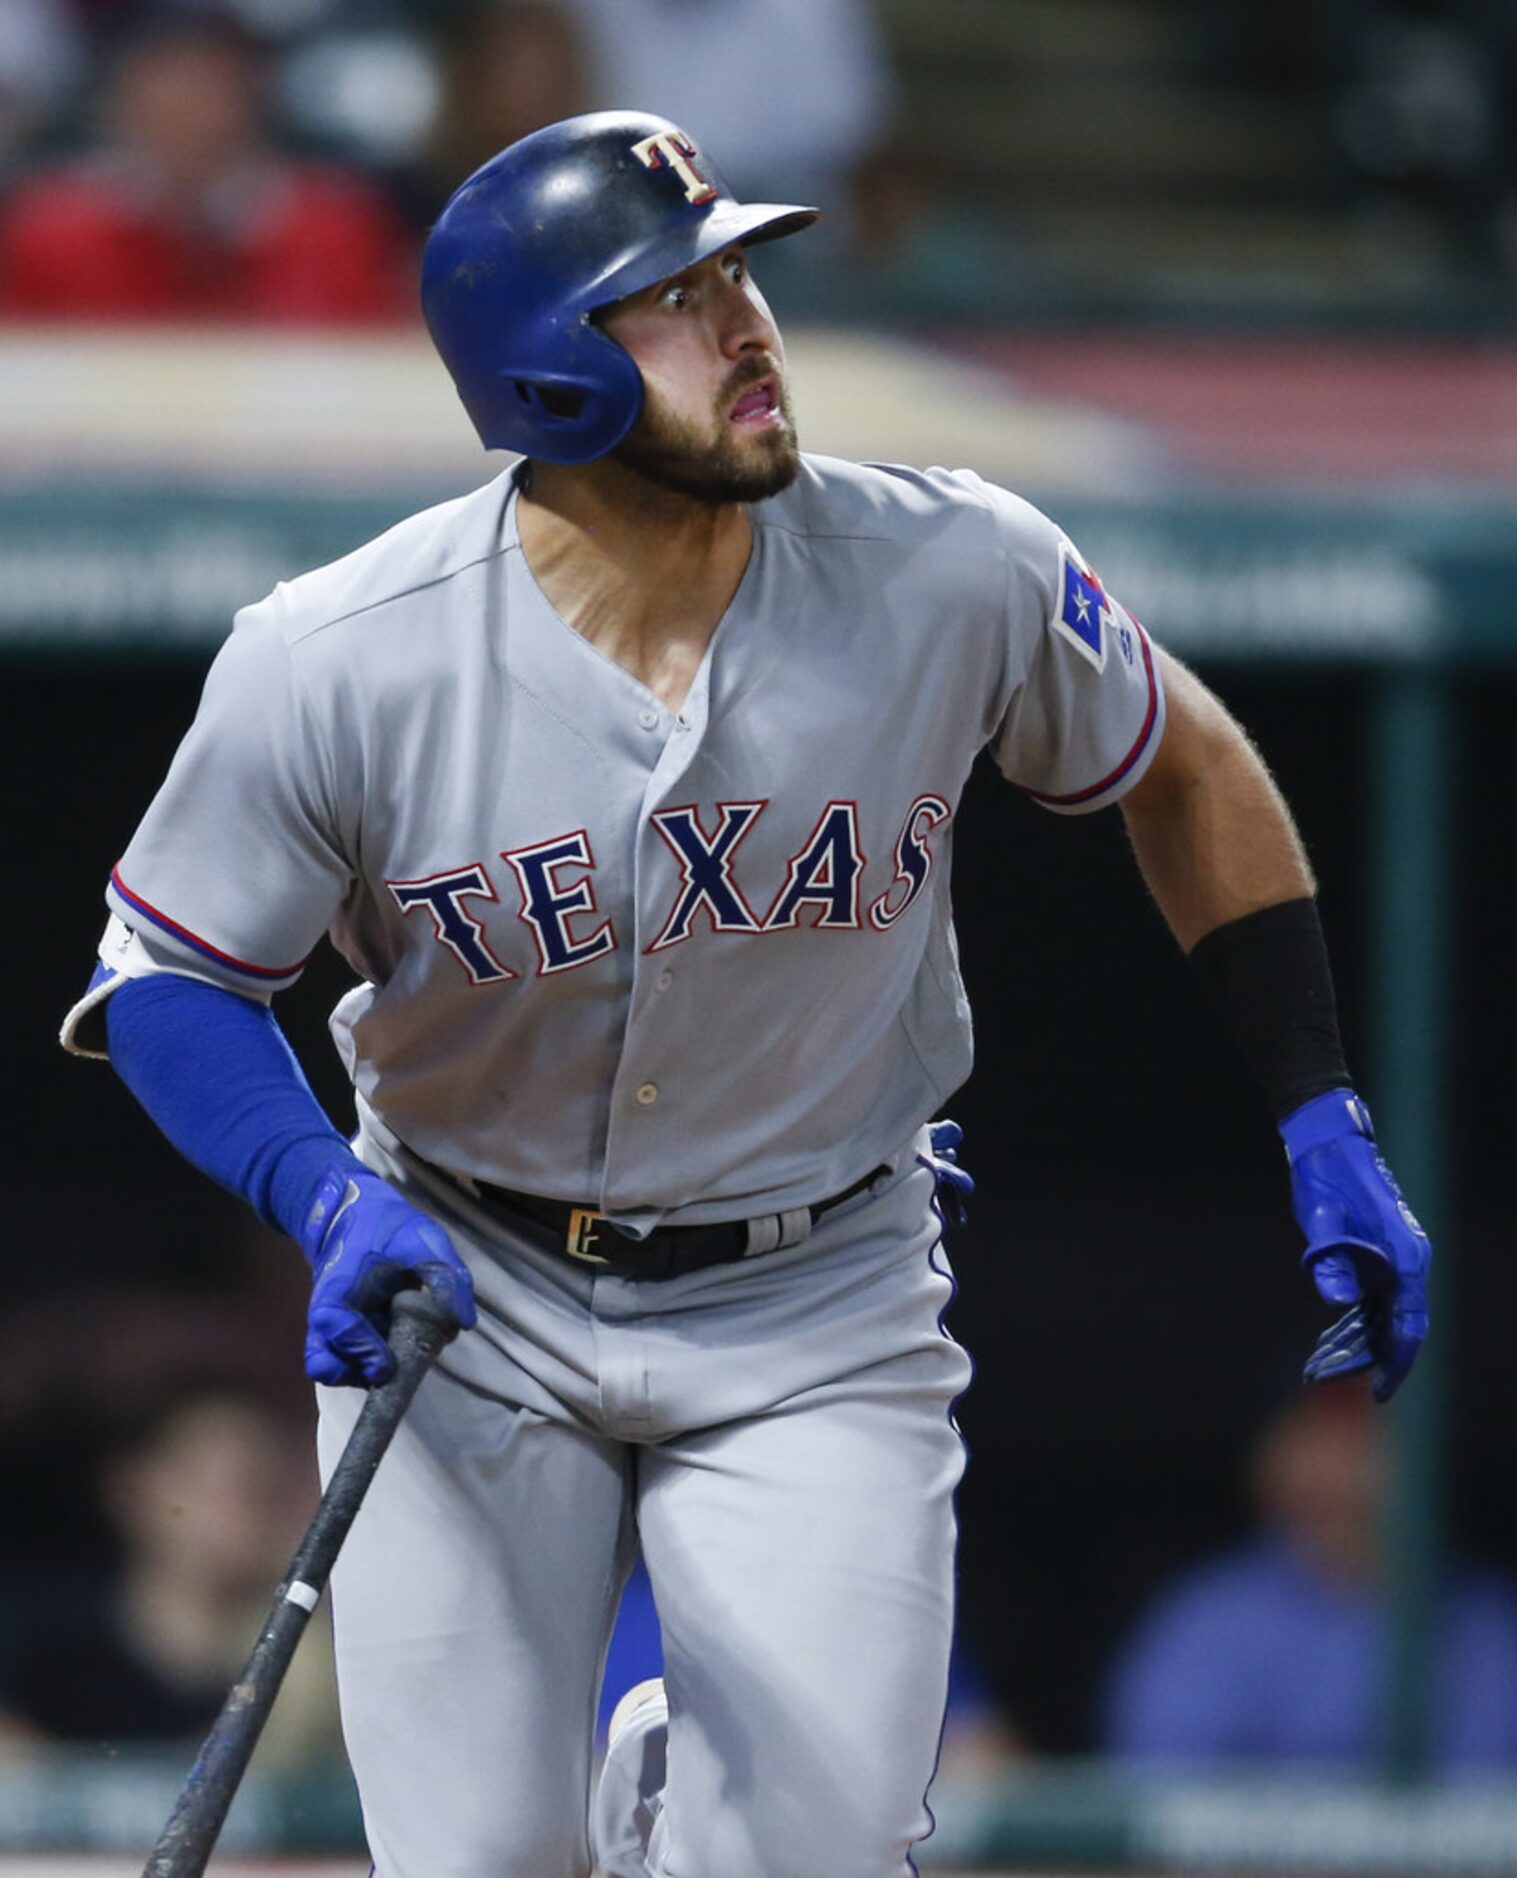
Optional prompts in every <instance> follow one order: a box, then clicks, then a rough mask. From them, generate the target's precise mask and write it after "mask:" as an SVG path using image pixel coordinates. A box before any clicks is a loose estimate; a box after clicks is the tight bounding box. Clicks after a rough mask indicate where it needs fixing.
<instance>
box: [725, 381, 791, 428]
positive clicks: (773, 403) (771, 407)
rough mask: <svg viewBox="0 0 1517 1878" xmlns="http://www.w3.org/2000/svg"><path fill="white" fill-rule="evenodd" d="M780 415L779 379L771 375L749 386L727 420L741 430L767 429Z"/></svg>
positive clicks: (777, 420)
mask: <svg viewBox="0 0 1517 1878" xmlns="http://www.w3.org/2000/svg"><path fill="white" fill-rule="evenodd" d="M780 416H781V413H780V387H779V380H778V379H776V378H774V377H772V376H771V377H768V378H761V379H760V380H759V381H758V383H757V384H756V385H750V386H749V387H748V389H747V390H746V391H745V392H744V393H743V394H742V396H741V397H740V398H738V400H737V402H736V403H735V404H734V405H733V407H732V409H731V410H730V411H729V412H728V413H727V421H728V423H729V424H735V425H736V426H737V428H738V429H739V430H767V429H770V428H772V427H773V426H774V425H775V424H777V423H779V421H780Z"/></svg>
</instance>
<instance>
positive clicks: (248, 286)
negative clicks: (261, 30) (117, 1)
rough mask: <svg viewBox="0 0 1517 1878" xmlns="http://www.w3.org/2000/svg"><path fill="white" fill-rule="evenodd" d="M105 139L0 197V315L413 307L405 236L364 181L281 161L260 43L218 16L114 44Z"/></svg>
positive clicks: (331, 320) (322, 315)
mask: <svg viewBox="0 0 1517 1878" xmlns="http://www.w3.org/2000/svg"><path fill="white" fill-rule="evenodd" d="M102 109H103V119H104V128H105V131H106V136H105V140H104V141H103V143H102V144H101V146H100V147H99V148H98V149H96V150H94V151H92V152H90V153H88V154H86V155H85V156H83V157H81V158H78V159H77V160H75V161H72V162H68V163H64V164H59V165H57V166H56V167H54V168H51V169H47V170H43V171H41V172H39V173H38V174H36V175H35V176H33V177H32V178H30V179H29V180H27V181H25V182H22V183H19V184H18V185H17V186H16V187H15V188H14V189H13V190H12V191H11V192H10V194H9V196H8V197H7V199H6V200H5V202H4V203H3V204H0V313H3V314H4V315H6V316H7V317H10V318H13V319H38V320H121V321H129V320H182V319H226V320H251V321H275V322H286V323H292V324H298V323H305V324H340V323H349V322H363V323H370V322H375V321H383V320H391V319H398V318H402V317H405V316H406V315H407V314H409V313H410V312H411V311H412V309H413V307H414V303H415V289H414V264H413V256H412V252H411V245H410V241H409V238H408V236H407V234H406V232H405V229H404V227H403V225H402V223H401V221H400V218H399V216H398V215H397V214H396V213H395V212H394V210H393V209H392V208H391V206H390V204H389V202H388V200H387V199H386V197H385V196H384V194H383V193H382V192H381V191H380V190H379V189H378V188H376V187H375V186H374V185H373V184H371V183H370V182H369V181H368V180H367V179H366V178H364V177H362V176H360V175H357V174H355V173H353V172H351V171H349V170H346V169H344V168H343V167H341V166H340V165H336V164H324V163H309V162H304V161H301V160H299V159H295V158H291V157H289V156H286V155H285V154H283V153H282V152H281V151H280V150H279V149H278V148H277V147H276V146H275V145H274V144H273V143H272V142H271V140H270V139H269V137H268V136H267V133H266V131H265V129H264V122H263V62H262V55H261V53H260V51H259V50H258V48H257V47H256V46H255V45H254V44H252V42H250V41H249V40H248V39H247V38H246V37H245V36H244V35H242V34H241V33H240V32H239V31H237V30H236V29H235V28H233V27H231V26H228V25H227V24H225V23H224V22H220V21H218V20H216V19H215V18H214V17H207V16H205V15H200V16H189V17H186V16H182V15H181V16H178V17H171V18H169V19H167V20H160V21H159V22H158V23H157V24H156V25H155V26H154V27H153V28H152V29H151V30H150V31H148V32H145V33H143V34H140V35H138V36H137V37H135V38H134V39H133V40H132V41H131V42H130V43H129V44H127V45H126V46H125V48H124V49H123V50H122V52H121V53H120V55H119V56H118V58H117V60H116V63H115V65H114V67H113V69H112V71H111V73H110V74H109V77H108V79H107V81H106V85H105V89H104V94H103V98H102Z"/></svg>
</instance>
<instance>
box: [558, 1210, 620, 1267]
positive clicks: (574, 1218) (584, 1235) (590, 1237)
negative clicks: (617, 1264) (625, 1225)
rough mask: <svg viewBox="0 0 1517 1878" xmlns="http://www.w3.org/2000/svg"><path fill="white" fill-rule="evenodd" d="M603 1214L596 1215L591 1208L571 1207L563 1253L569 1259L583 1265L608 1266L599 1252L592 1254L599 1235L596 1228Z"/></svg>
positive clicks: (606, 1259)
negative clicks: (576, 1260) (578, 1261)
mask: <svg viewBox="0 0 1517 1878" xmlns="http://www.w3.org/2000/svg"><path fill="white" fill-rule="evenodd" d="M605 1217H606V1216H605V1214H604V1213H597V1212H596V1211H595V1209H594V1208H593V1207H589V1206H571V1207H570V1208H569V1224H568V1226H567V1227H566V1228H565V1231H564V1251H565V1252H566V1253H567V1254H568V1255H569V1257H570V1258H571V1259H578V1260H580V1262H581V1263H582V1264H585V1265H609V1264H610V1263H611V1261H610V1259H608V1258H602V1257H601V1255H600V1253H599V1252H592V1251H591V1250H590V1248H591V1246H592V1245H594V1244H595V1241H596V1239H597V1238H598V1237H599V1234H598V1233H597V1231H596V1228H597V1227H598V1226H599V1225H600V1223H601V1221H602V1220H603V1219H604V1218H605Z"/></svg>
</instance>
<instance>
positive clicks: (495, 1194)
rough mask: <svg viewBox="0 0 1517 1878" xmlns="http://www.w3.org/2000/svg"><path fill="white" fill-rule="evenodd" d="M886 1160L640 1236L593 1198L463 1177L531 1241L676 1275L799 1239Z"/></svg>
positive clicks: (623, 1268) (615, 1268) (616, 1270)
mask: <svg viewBox="0 0 1517 1878" xmlns="http://www.w3.org/2000/svg"><path fill="white" fill-rule="evenodd" d="M889 1172H890V1169H889V1167H888V1166H885V1165H881V1166H879V1167H872V1168H871V1169H870V1170H869V1172H868V1173H867V1174H865V1175H864V1177H863V1178H862V1179H861V1180H856V1181H854V1183H853V1185H852V1186H851V1187H845V1188H844V1189H843V1191H842V1192H841V1193H835V1194H833V1196H832V1197H831V1199H829V1200H819V1201H818V1202H817V1203H816V1205H814V1206H802V1207H794V1208H792V1209H790V1210H789V1211H788V1212H784V1213H774V1214H765V1215H764V1216H762V1217H761V1218H759V1219H752V1220H749V1219H734V1220H722V1221H719V1222H718V1223H716V1224H715V1225H711V1226H658V1227H655V1229H654V1230H653V1231H652V1232H650V1233H649V1234H648V1236H647V1238H645V1239H634V1238H632V1237H631V1236H630V1235H629V1234H627V1233H624V1232H622V1231H621V1230H620V1229H619V1228H617V1227H616V1226H613V1225H612V1224H611V1222H610V1220H608V1219H607V1218H606V1216H605V1215H604V1214H603V1213H598V1212H596V1210H595V1208H594V1207H591V1206H571V1205H570V1204H569V1202H568V1201H567V1200H544V1199H542V1198H541V1197H540V1196H539V1195H537V1194H532V1193H515V1192H513V1191H512V1189H511V1188H510V1187H497V1186H493V1185H492V1184H491V1183H490V1182H488V1181H484V1180H475V1181H471V1182H469V1183H468V1185H469V1188H470V1190H471V1194H472V1197H473V1198H474V1199H475V1203H476V1204H477V1205H479V1206H481V1207H482V1208H483V1209H484V1210H485V1212H487V1213H498V1214H499V1215H501V1217H502V1219H503V1221H504V1223H505V1224H506V1225H508V1226H511V1227H512V1228H513V1229H515V1230H516V1231H518V1232H520V1231H522V1230H524V1229H525V1230H527V1231H528V1232H530V1234H531V1237H532V1238H533V1240H534V1242H535V1243H537V1244H540V1245H542V1246H543V1247H544V1248H545V1249H546V1250H548V1251H550V1252H557V1253H559V1254H560V1255H561V1256H562V1257H564V1258H570V1259H573V1260H575V1261H576V1263H578V1264H581V1265H593V1266H595V1267H597V1268H598V1269H600V1270H603V1271H606V1272H608V1273H610V1274H611V1275H612V1276H613V1277H620V1278H678V1277H680V1276H681V1275H682V1274H683V1273H685V1272H698V1271H700V1270H702V1269H703V1268H704V1267H705V1266H707V1265H730V1264H733V1263H735V1262H736V1261H737V1260H738V1259H746V1258H756V1257H758V1256H759V1255H760V1254H761V1253H764V1252H775V1251H779V1250H781V1249H782V1248H783V1247H785V1246H791V1245H799V1244H800V1242H801V1241H802V1240H803V1239H804V1238H805V1237H806V1235H807V1234H808V1233H809V1232H810V1231H811V1228H812V1227H813V1226H814V1225H815V1224H816V1222H817V1221H818V1220H819V1219H820V1218H821V1217H822V1215H823V1214H824V1213H830V1212H831V1211H832V1209H833V1207H835V1206H841V1205H842V1204H843V1202H844V1201H845V1200H851V1199H852V1198H853V1197H854V1195H855V1194H859V1193H862V1192H863V1191H864V1189H865V1188H866V1187H868V1186H870V1185H872V1183H873V1182H874V1181H876V1180H878V1179H879V1178H880V1176H881V1175H882V1174H888V1173H889Z"/></svg>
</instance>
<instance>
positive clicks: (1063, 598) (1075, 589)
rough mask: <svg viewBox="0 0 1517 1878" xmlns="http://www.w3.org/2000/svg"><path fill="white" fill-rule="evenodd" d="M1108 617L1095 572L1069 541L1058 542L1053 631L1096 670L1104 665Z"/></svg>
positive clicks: (1101, 589) (1104, 596)
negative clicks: (1057, 597)
mask: <svg viewBox="0 0 1517 1878" xmlns="http://www.w3.org/2000/svg"><path fill="white" fill-rule="evenodd" d="M1110 619H1111V602H1110V601H1109V600H1108V599H1107V598H1106V593H1105V590H1104V589H1103V588H1102V586H1101V583H1100V581H1099V580H1098V579H1097V578H1096V576H1095V574H1093V573H1092V572H1091V570H1090V569H1089V568H1088V567H1087V566H1086V565H1085V563H1084V562H1083V561H1082V560H1081V559H1080V557H1079V555H1078V554H1077V553H1076V552H1075V549H1074V547H1073V545H1072V544H1071V543H1070V542H1068V541H1064V542H1061V543H1060V544H1059V606H1058V611H1057V612H1056V613H1055V614H1054V618H1053V626H1054V631H1055V632H1058V633H1062V634H1063V636H1064V637H1065V638H1066V639H1067V640H1068V641H1069V643H1070V644H1071V645H1072V646H1073V647H1074V648H1075V650H1076V651H1077V652H1078V653H1080V655H1081V656H1082V657H1083V658H1086V659H1089V661H1090V663H1091V664H1092V665H1093V666H1094V667H1095V668H1096V670H1097V671H1098V672H1100V671H1104V670H1105V669H1106V628H1107V625H1108V624H1109V623H1110Z"/></svg>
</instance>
